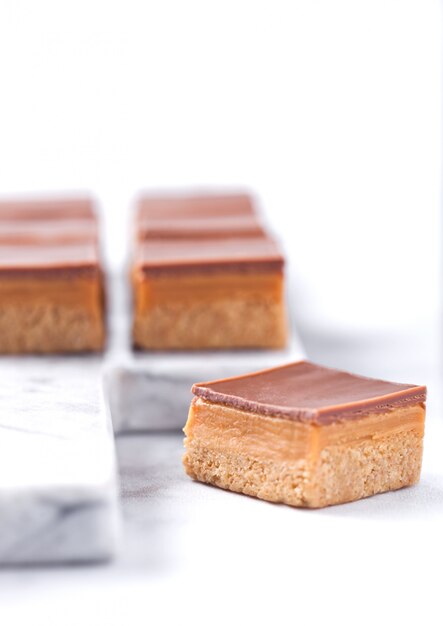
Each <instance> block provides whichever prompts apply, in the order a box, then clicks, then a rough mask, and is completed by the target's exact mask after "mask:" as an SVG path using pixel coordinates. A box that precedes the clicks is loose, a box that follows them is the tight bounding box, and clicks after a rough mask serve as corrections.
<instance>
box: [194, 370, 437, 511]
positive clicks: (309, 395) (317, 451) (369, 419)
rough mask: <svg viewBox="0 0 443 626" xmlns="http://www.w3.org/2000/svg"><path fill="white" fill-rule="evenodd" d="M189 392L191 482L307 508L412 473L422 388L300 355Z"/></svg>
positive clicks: (404, 479) (385, 486)
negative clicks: (298, 358)
mask: <svg viewBox="0 0 443 626" xmlns="http://www.w3.org/2000/svg"><path fill="white" fill-rule="evenodd" d="M192 391H193V393H194V399H193V401H192V404H191V408H190V412H189V417H188V421H187V424H186V427H185V433H186V439H185V447H186V453H185V456H184V466H185V469H186V472H187V473H188V474H189V476H191V477H192V478H194V479H196V480H199V481H202V482H205V483H209V484H212V485H216V486H218V487H222V488H224V489H229V490H231V491H236V492H240V493H244V494H247V495H250V496H256V497H258V498H261V499H264V500H269V501H271V502H281V503H285V504H289V505H292V506H300V507H312V508H315V507H324V506H328V505H332V504H339V503H343V502H350V501H352V500H357V499H359V498H365V497H367V496H371V495H374V494H376V493H381V492H385V491H390V490H394V489H400V488H401V487H407V486H409V485H413V484H414V483H416V482H417V481H418V480H419V477H420V469H421V460H422V447H423V433H424V420H425V400H426V387H423V386H416V385H406V384H397V383H391V382H386V381H382V380H375V379H370V378H364V377H361V376H355V375H353V374H349V373H347V372H342V371H338V370H334V369H329V368H326V367H321V366H319V365H315V364H313V363H309V362H306V361H300V362H297V363H292V364H289V365H285V366H283V367H279V368H273V369H269V370H264V371H261V372H257V373H254V374H249V375H244V376H238V377H235V378H228V379H224V380H217V381H213V382H208V383H198V384H196V385H194V387H193V390H192Z"/></svg>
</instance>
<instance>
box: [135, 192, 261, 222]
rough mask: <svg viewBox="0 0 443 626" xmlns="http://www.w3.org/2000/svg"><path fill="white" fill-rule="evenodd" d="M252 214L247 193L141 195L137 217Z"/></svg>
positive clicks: (250, 201)
mask: <svg viewBox="0 0 443 626" xmlns="http://www.w3.org/2000/svg"><path fill="white" fill-rule="evenodd" d="M253 215H255V209H254V204H253V201H252V198H251V197H250V196H249V195H247V194H232V193H225V194H202V193H200V194H188V195H145V196H142V197H141V198H140V199H139V201H138V216H139V217H140V219H144V218H150V219H154V218H158V219H168V218H173V219H177V218H199V217H200V218H202V217H203V218H209V217H216V218H217V217H221V216H224V217H227V216H246V217H247V216H253Z"/></svg>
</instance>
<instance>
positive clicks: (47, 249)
mask: <svg viewBox="0 0 443 626" xmlns="http://www.w3.org/2000/svg"><path fill="white" fill-rule="evenodd" d="M92 211H93V209H92V204H91V202H90V201H87V200H67V201H55V200H54V201H52V200H51V201H48V202H47V203H45V202H43V201H37V202H35V203H32V202H8V203H4V202H3V203H0V353H4V354H8V353H25V352H26V353H27V352H36V353H51V352H79V351H90V350H93V351H95V350H101V349H102V348H103V345H104V339H105V324H104V303H103V300H104V297H103V272H102V270H101V267H100V261H99V251H98V228H97V221H96V218H95V215H94V213H93V212H92Z"/></svg>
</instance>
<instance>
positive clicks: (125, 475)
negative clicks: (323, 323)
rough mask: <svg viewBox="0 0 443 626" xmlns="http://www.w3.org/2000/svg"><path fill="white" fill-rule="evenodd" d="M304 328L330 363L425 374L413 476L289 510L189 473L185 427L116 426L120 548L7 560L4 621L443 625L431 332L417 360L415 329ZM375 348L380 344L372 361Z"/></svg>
mask: <svg viewBox="0 0 443 626" xmlns="http://www.w3.org/2000/svg"><path fill="white" fill-rule="evenodd" d="M305 337H306V342H307V345H308V353H310V354H311V355H312V356H315V357H316V358H317V360H319V361H323V362H324V363H328V364H329V363H331V362H335V363H336V364H337V365H342V366H349V364H350V363H351V362H352V363H354V369H356V370H357V371H360V372H362V373H372V374H374V373H375V372H374V369H375V370H377V371H378V373H379V374H380V375H386V376H388V375H390V376H391V377H392V374H393V373H394V372H397V373H398V374H400V373H402V376H403V378H402V379H403V380H407V381H408V382H416V383H423V382H425V383H427V384H428V385H429V404H428V417H427V427H426V440H425V456H424V467H423V474H422V480H421V482H420V484H419V485H418V486H416V487H413V488H410V489H405V490H402V491H398V492H395V493H388V494H383V495H379V496H375V497H373V498H369V499H367V500H363V501H359V502H355V503H352V504H346V505H341V506H336V507H331V508H327V509H324V510H313V511H309V510H308V511H307V510H299V509H291V508H289V507H285V506H279V505H272V504H269V503H266V502H261V501H259V500H255V499H253V498H249V497H244V496H240V495H237V494H232V493H229V492H224V491H222V490H219V489H216V488H212V487H209V486H206V485H201V484H198V483H195V482H192V481H191V480H190V479H189V478H187V476H186V475H185V474H184V472H183V470H182V467H181V455H182V441H183V438H182V435H181V434H180V433H163V434H162V433H156V434H146V435H129V436H121V437H119V438H118V440H117V451H118V459H119V465H120V472H121V493H122V504H123V517H124V523H123V545H122V549H121V552H120V555H119V557H118V558H117V560H116V561H115V562H114V563H113V564H110V565H107V566H94V567H76V568H64V567H59V568H49V569H25V570H23V569H16V570H4V571H2V572H0V619H1V623H2V624H8V626H13V625H15V624H19V625H22V624H31V623H32V624H33V626H40V625H42V626H43V625H44V626H51V625H52V624H61V623H63V625H64V626H68V625H70V624H75V625H78V624H82V625H87V626H89V625H91V626H92V625H94V626H101V625H103V626H114V625H116V626H117V625H120V624H128V625H129V624H131V625H132V624H146V623H149V622H152V623H155V624H163V623H175V622H178V621H180V622H181V623H193V624H207V623H227V622H228V621H229V623H236V621H239V618H238V619H237V615H240V616H241V619H242V621H245V620H246V622H247V623H251V622H258V623H262V622H265V621H266V622H271V621H272V623H278V624H283V623H291V624H293V623H297V622H298V621H301V622H302V623H304V624H311V623H312V624H317V623H323V622H327V623H342V624H355V623H358V624H362V623H363V624H366V623H368V624H369V623H370V624H373V623H378V624H385V623H392V624H405V623H415V624H417V623H420V624H426V625H432V624H441V623H442V616H443V609H442V608H441V603H440V594H441V574H440V570H441V568H442V563H443V539H442V533H443V454H442V443H443V421H442V420H441V415H440V407H441V402H440V396H439V379H438V372H439V370H438V368H437V362H436V358H435V357H436V354H435V353H436V350H435V347H436V343H435V341H433V340H432V338H431V337H428V339H426V337H425V338H423V337H418V336H417V337H416V338H417V341H419V343H420V345H421V346H422V347H423V353H420V352H419V351H414V345H413V343H411V345H410V346H409V347H411V348H412V352H411V354H415V356H416V358H415V360H414V359H411V358H410V356H409V357H407V358H406V354H405V353H404V352H401V350H405V348H406V347H407V342H406V344H405V342H396V341H394V342H393V343H392V345H391V344H389V343H387V340H386V338H385V339H384V341H381V342H379V344H376V343H374V341H373V339H372V338H369V339H368V343H367V346H366V348H365V345H364V343H363V344H362V343H361V341H363V342H364V338H363V340H360V342H358V341H357V339H356V338H354V340H352V338H348V341H344V340H343V339H342V340H341V342H340V341H337V340H333V339H332V338H330V339H329V341H328V340H327V338H326V337H320V338H313V337H312V336H310V334H309V332H307V333H306V335H305ZM411 342H412V339H411ZM394 343H395V344H396V345H397V344H398V345H397V349H396V350H394V345H393V344H394ZM377 345H378V349H377ZM432 347H434V349H432ZM427 348H429V350H427ZM399 349H400V352H399ZM377 354H378V355H380V354H384V355H385V356H384V358H383V359H380V357H379V358H378V361H377V359H376V357H377ZM402 357H403V358H402ZM422 357H425V358H423V359H422ZM411 376H412V378H411ZM331 620H332V621H331Z"/></svg>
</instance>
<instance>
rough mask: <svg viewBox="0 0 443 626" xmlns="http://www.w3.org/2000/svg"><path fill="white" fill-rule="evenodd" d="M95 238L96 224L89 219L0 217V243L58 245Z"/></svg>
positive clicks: (96, 233) (89, 240) (95, 239)
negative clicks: (5, 218) (2, 218)
mask: <svg viewBox="0 0 443 626" xmlns="http://www.w3.org/2000/svg"><path fill="white" fill-rule="evenodd" d="M97 240H98V225H97V222H96V221H95V220H91V219H86V218H82V219H63V220H60V219H54V220H48V219H37V220H25V219H19V220H1V219H0V244H35V245H37V244H41V245H51V244H54V245H60V244H69V243H82V242H92V241H95V242H96V241H97Z"/></svg>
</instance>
